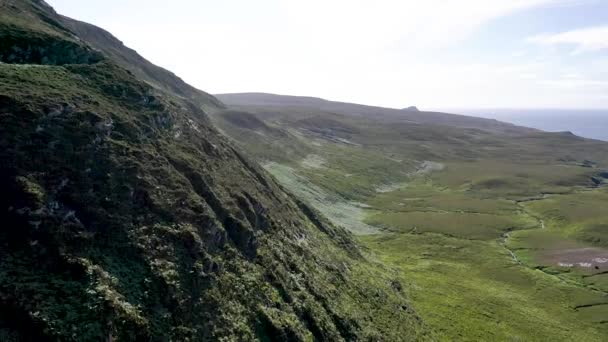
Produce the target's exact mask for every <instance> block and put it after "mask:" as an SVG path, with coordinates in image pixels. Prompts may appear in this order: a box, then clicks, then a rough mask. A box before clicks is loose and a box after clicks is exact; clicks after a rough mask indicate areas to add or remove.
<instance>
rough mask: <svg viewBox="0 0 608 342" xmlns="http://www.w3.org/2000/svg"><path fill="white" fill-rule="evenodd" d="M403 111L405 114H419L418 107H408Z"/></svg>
mask: <svg viewBox="0 0 608 342" xmlns="http://www.w3.org/2000/svg"><path fill="white" fill-rule="evenodd" d="M403 110H404V111H406V112H419V110H418V107H416V106H410V107H407V108H403Z"/></svg>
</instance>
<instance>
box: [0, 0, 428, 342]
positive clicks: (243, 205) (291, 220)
mask: <svg viewBox="0 0 608 342" xmlns="http://www.w3.org/2000/svg"><path fill="white" fill-rule="evenodd" d="M64 23H68V24H67V25H66V24H64ZM0 42H2V43H1V44H0V61H2V63H0V188H1V189H3V195H2V196H0V221H1V222H3V225H2V228H1V229H0V340H2V341H21V340H25V341H54V340H58V341H59V340H60V341H102V340H105V341H133V340H138V341H150V340H154V341H166V340H174V341H187V340H191V341H194V340H196V341H199V340H256V339H257V340H264V341H275V340H277V341H278V340H328V341H335V340H338V341H339V340H391V341H392V340H414V339H417V340H420V339H430V338H431V335H429V331H428V330H427V329H426V327H425V326H424V324H423V322H422V321H421V320H420V319H419V317H418V316H417V314H416V313H415V312H414V311H413V309H412V307H411V306H410V305H409V303H408V302H407V301H406V298H405V291H406V290H407V288H406V286H405V284H402V282H401V281H400V280H397V279H396V278H394V274H393V273H391V272H389V271H388V270H387V269H385V268H383V267H381V266H379V265H377V264H375V263H372V262H370V261H368V260H366V258H365V257H364V256H363V255H362V253H361V251H360V249H359V248H358V247H357V244H356V243H355V242H354V241H353V239H352V237H351V235H350V234H349V233H347V232H346V231H345V230H344V229H342V228H339V227H335V226H333V225H332V224H330V223H328V222H327V221H326V220H325V219H324V218H323V217H321V216H320V215H318V214H317V213H316V211H315V210H313V209H311V208H310V207H308V205H306V204H304V203H303V202H302V201H300V200H298V199H296V198H294V197H293V196H292V195H290V194H289V193H287V192H285V191H284V190H283V188H282V187H281V186H280V185H278V184H277V183H276V182H275V181H274V180H273V178H271V177H269V176H267V174H266V172H265V171H264V170H263V169H261V168H260V167H259V166H257V164H255V163H253V162H250V161H249V160H248V158H246V157H244V156H243V154H242V153H240V152H239V151H238V150H236V149H235V148H233V147H232V145H231V143H229V142H228V141H227V140H226V139H225V138H224V137H223V136H222V135H221V134H219V133H218V132H217V131H216V130H215V129H214V127H213V126H212V125H211V124H210V120H209V119H208V116H207V113H206V112H205V109H206V107H205V104H207V107H214V106H215V107H217V106H221V104H219V102H217V100H215V99H214V98H212V97H210V96H208V95H206V94H204V93H202V92H199V91H197V90H195V89H193V88H191V87H189V86H187V85H185V84H183V83H180V82H179V81H178V80H176V79H175V78H173V76H172V75H171V74H169V73H167V72H165V71H164V70H162V69H158V68H155V67H152V66H150V65H149V64H148V63H147V62H146V61H145V60H141V59H139V57H138V56H137V55H136V54H135V53H134V52H132V51H130V50H126V48H124V47H123V46H122V45H120V44H119V42H118V41H117V40H114V39H113V38H112V37H111V36H109V35H108V34H107V33H105V32H104V31H101V30H98V29H96V28H94V27H92V26H88V25H86V24H82V23H78V22H75V21H71V20H69V19H66V18H64V17H60V16H58V15H57V14H55V13H54V11H53V10H52V9H51V8H50V7H49V6H48V5H47V4H45V3H44V2H43V1H40V0H36V1H35V0H31V1H26V0H0ZM125 68H126V69H125ZM193 94H194V95H193ZM233 122H236V123H239V122H240V121H239V120H238V118H237V119H236V120H235V119H234V118H233ZM248 122H249V121H248ZM251 122H253V123H257V124H258V125H261V126H260V127H262V128H263V127H264V125H263V124H261V123H260V122H257V121H255V120H252V121H251ZM248 124H250V123H248Z"/></svg>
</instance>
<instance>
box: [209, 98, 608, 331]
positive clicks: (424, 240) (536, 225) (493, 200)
mask: <svg viewBox="0 0 608 342" xmlns="http://www.w3.org/2000/svg"><path fill="white" fill-rule="evenodd" d="M238 108H239V110H242V111H248V112H250V113H251V114H252V115H255V116H256V117H257V118H259V119H261V120H262V121H264V122H265V123H266V124H267V125H272V127H274V128H276V129H283V130H284V132H285V133H286V135H285V136H283V137H282V138H281V139H282V140H277V141H281V142H282V141H284V139H287V140H288V141H290V142H289V144H286V145H284V144H282V143H280V144H276V145H275V146H272V147H271V148H272V149H273V151H265V152H264V153H263V154H260V153H258V152H256V151H257V150H258V147H256V140H255V139H254V140H247V143H246V144H244V145H243V146H244V147H245V148H246V149H248V151H250V152H251V153H253V154H254V155H256V156H258V158H259V159H260V160H265V161H266V162H268V161H269V160H270V161H275V162H276V163H277V164H272V163H270V164H267V165H273V166H271V167H270V168H269V170H270V171H271V173H273V175H275V177H276V178H277V179H278V180H279V181H280V182H281V183H282V184H283V185H284V186H285V187H286V188H288V189H289V190H291V191H293V192H294V193H295V194H296V195H297V196H298V197H300V198H302V199H304V200H306V201H309V202H310V203H311V204H312V205H313V206H314V207H317V208H318V209H319V210H320V211H321V212H323V213H325V214H326V215H328V216H329V217H330V218H331V217H334V220H335V219H336V217H337V216H340V215H338V214H339V212H340V211H341V212H342V216H343V217H342V218H341V220H342V225H343V226H345V227H347V228H350V229H351V231H352V232H354V233H361V231H360V229H358V225H359V224H360V223H361V221H363V223H365V224H367V225H368V226H371V227H377V228H379V230H377V231H376V232H375V234H371V235H362V236H359V238H358V239H359V241H360V242H361V243H362V244H363V245H364V246H365V247H367V251H368V258H370V259H373V260H375V261H377V262H378V263H380V264H382V265H385V267H388V268H389V269H392V270H394V274H395V276H396V277H397V279H398V280H399V282H400V283H401V284H403V288H404V289H405V290H406V291H407V293H408V294H409V296H410V298H411V300H412V304H413V307H414V308H415V310H416V311H417V312H418V313H419V314H420V315H421V316H422V318H423V320H424V321H425V322H427V323H428V324H429V325H430V327H431V328H432V329H433V330H434V331H436V332H438V334H439V335H438V339H440V340H446V341H452V340H459V341H460V340H464V341H478V340H498V341H503V340H504V341H545V340H555V341H572V340H577V341H603V340H606V338H608V330H607V328H606V324H602V323H600V321H602V320H603V317H608V311H606V309H607V308H608V306H607V305H594V304H598V303H603V302H605V301H606V296H605V293H604V292H603V291H605V290H604V289H605V286H606V284H607V283H608V275H607V274H597V275H594V272H589V270H586V271H585V270H579V269H576V268H560V267H551V266H550V265H548V264H547V263H546V262H543V257H542V254H543V253H544V252H546V251H553V247H555V248H557V249H558V250H563V249H573V248H588V247H593V248H600V249H601V248H603V243H604V235H603V234H604V233H605V231H606V230H605V229H604V228H603V226H602V222H604V223H605V222H608V220H607V218H606V215H608V214H606V213H604V211H605V210H604V205H602V204H605V203H608V198H606V192H605V191H604V190H599V189H598V190H593V191H583V190H587V189H590V188H589V187H590V186H592V185H593V184H594V183H593V181H592V180H591V177H593V176H597V174H598V172H599V171H600V170H601V168H602V167H607V166H608V159H607V158H606V156H607V155H608V154H606V152H603V153H599V152H600V151H606V150H605V149H606V144H602V143H597V142H589V141H586V140H584V139H579V138H576V137H572V136H568V135H560V134H545V133H533V132H520V131H518V129H516V128H513V129H512V130H510V131H509V132H507V133H499V132H491V133H488V132H487V131H482V130H477V129H465V128H460V129H458V128H453V127H445V126H433V125H419V124H408V123H404V122H401V121H399V118H398V117H391V118H385V117H382V116H374V119H373V120H372V119H369V118H368V117H358V116H348V115H342V116H341V115H339V114H336V113H331V112H327V113H323V110H319V109H316V108H315V107H310V108H308V107H305V108H303V107H297V108H296V107H280V108H276V107H260V106H253V107H247V106H240V107H238ZM379 112H381V110H379ZM370 117H371V116H370ZM220 121H221V119H220ZM320 132H321V133H320ZM328 135H329V136H328ZM233 138H236V139H237V140H239V139H240V138H241V137H240V136H239V137H234V136H233ZM338 138H339V139H338ZM340 139H343V140H340ZM344 140H347V141H348V142H349V143H344ZM293 145H296V146H302V147H304V146H305V147H306V149H307V150H308V151H307V152H306V153H305V154H296V153H292V154H289V153H283V154H282V157H283V158H282V159H275V160H273V159H272V158H266V156H268V155H269V154H270V153H276V151H281V150H282V149H283V146H290V147H289V148H290V149H293V147H292V146H293ZM247 146H251V147H247ZM270 146H271V145H270V144H269V145H265V147H266V148H268V147H270ZM555 146H560V148H559V149H556V148H555ZM592 146H593V147H592ZM311 156H314V157H311ZM585 159H588V160H590V161H593V163H595V164H592V165H595V166H596V167H595V168H594V167H589V166H590V164H589V163H588V162H586V161H585ZM424 161H432V162H438V163H441V164H442V165H443V166H444V167H443V168H436V169H434V170H433V171H432V172H428V173H416V170H417V169H418V168H419V167H420V166H421V165H422V164H423V163H424ZM310 189H314V191H311V190H310ZM319 193H322V194H323V195H322V196H319ZM544 194H551V195H550V196H549V197H547V198H544V196H543V195H544ZM327 199H330V200H327ZM335 199H341V200H344V201H351V202H352V201H355V202H356V203H360V204H363V205H360V204H358V209H357V210H356V211H350V210H346V209H344V208H341V207H340V206H339V205H336V201H335ZM534 199H539V200H538V201H533V200H534ZM531 200H532V201H531ZM543 225H544V226H546V228H545V229H543V228H542V227H543ZM551 246H553V247H551ZM596 273H597V272H596ZM589 305H590V306H589Z"/></svg>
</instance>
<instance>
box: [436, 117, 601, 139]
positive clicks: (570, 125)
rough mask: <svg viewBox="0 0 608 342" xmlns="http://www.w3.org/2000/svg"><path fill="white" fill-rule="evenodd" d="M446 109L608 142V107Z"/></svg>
mask: <svg viewBox="0 0 608 342" xmlns="http://www.w3.org/2000/svg"><path fill="white" fill-rule="evenodd" d="M443 111H446V112H448V113H457V114H465V115H471V116H477V117H483V118H491V119H497V120H500V121H505V122H510V123H513V124H516V125H519V126H526V127H532V128H537V129H541V130H543V131H547V132H564V131H570V132H572V133H574V134H576V135H578V136H581V137H585V138H590V139H597V140H604V141H608V109H606V110H599V109H597V110H596V109H593V110H591V109H582V110H577V109H465V110H463V109H458V110H443Z"/></svg>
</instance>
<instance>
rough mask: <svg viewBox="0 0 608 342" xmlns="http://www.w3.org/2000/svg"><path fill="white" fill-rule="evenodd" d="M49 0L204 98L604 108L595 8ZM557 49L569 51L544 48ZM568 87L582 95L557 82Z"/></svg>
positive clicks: (497, 0)
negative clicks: (257, 94)
mask: <svg viewBox="0 0 608 342" xmlns="http://www.w3.org/2000/svg"><path fill="white" fill-rule="evenodd" d="M49 2H50V3H51V4H52V5H53V6H56V8H57V10H58V11H60V12H62V13H65V14H66V15H69V16H72V17H75V18H79V19H82V20H85V21H89V22H92V23H94V24H97V25H100V26H102V27H104V28H106V29H108V30H109V31H111V32H112V33H114V34H115V35H116V36H118V37H119V38H120V39H122V40H123V41H124V42H125V43H126V44H127V45H129V46H131V47H133V48H135V49H136V50H137V51H138V52H140V53H141V54H142V55H144V56H145V57H146V58H148V59H150V60H151V61H153V62H154V63H157V64H159V65H162V66H164V67H166V68H168V69H170V70H172V71H174V72H176V73H177V74H178V75H179V76H181V77H182V78H184V79H185V80H186V81H188V82H189V83H191V84H193V85H195V86H197V87H199V88H201V89H204V90H206V91H209V92H212V93H229V92H247V91H261V92H272V93H282V94H295V95H310V96H318V97H323V98H330V99H336V100H342V101H353V102H359V103H368V104H372V105H382V106H392V107H404V106H408V105H412V104H414V105H417V106H420V107H426V108H429V107H434V108H437V107H484V106H488V107H500V106H505V107H514V106H517V107H544V106H548V107H557V106H568V107H581V106H584V107H608V99H607V98H606V96H604V95H601V94H603V93H602V92H604V91H605V86H604V82H605V81H608V70H607V69H606V68H605V67H604V66H605V65H606V63H605V62H604V61H605V60H606V57H607V56H605V53H606V50H605V43H606V40H605V37H606V35H605V34H606V33H605V31H603V30H602V29H603V28H605V27H606V26H605V25H608V3H606V2H604V1H598V0H461V1H447V0H426V1H406V0H376V1H373V2H370V1H363V0H332V1H325V0H308V1H296V0H260V1H248V0H226V1H210V0H203V1H200V0H174V1H173V2H172V3H171V5H170V6H169V5H167V2H166V1H162V0H146V1H144V0H130V1H123V0H105V1H89V2H87V4H86V6H84V5H83V4H82V2H81V1H78V0H49ZM602 10H605V11H604V12H605V13H606V16H605V18H603V17H601V16H599V15H596V16H595V19H594V20H595V22H588V21H589V20H590V19H588V18H587V17H585V23H580V22H576V20H572V18H573V16H572V15H571V13H573V11H578V12H577V13H579V16H581V15H582V14H585V13H587V12H588V13H596V14H598V13H599V14H601V13H602ZM134 13H136V14H137V15H134ZM581 13H582V14H581ZM585 26H592V28H586V27H585ZM546 32H552V33H550V34H544V33H546ZM556 32H557V33H556ZM528 37H532V38H528ZM531 42H532V43H533V44H531ZM561 45H564V46H571V51H575V52H576V54H572V53H571V51H569V52H566V53H563V52H562V51H561V50H560V49H554V48H546V47H548V46H561ZM582 52H586V53H582ZM604 71H606V72H604ZM566 74H576V75H578V77H577V78H576V80H577V81H576V82H573V81H572V78H570V79H568V78H564V77H562V75H566ZM567 82H570V83H568V84H572V85H577V84H578V85H584V87H576V86H569V87H565V86H558V85H564V84H566V83H567Z"/></svg>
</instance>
